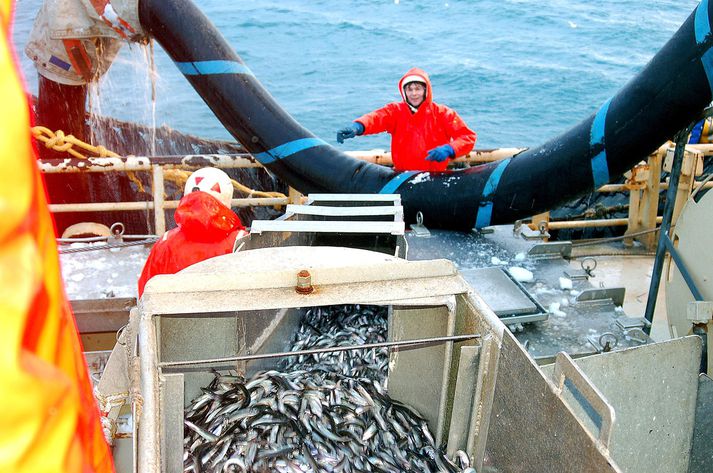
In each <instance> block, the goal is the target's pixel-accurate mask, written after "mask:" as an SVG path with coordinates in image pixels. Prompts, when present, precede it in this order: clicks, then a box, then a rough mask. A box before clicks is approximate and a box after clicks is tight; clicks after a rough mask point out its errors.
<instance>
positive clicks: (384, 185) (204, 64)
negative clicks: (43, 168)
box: [139, 0, 713, 230]
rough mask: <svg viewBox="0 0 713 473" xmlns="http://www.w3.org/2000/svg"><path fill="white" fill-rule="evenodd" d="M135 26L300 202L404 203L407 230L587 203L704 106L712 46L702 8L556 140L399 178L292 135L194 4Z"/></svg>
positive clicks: (711, 77) (168, 6) (148, 0)
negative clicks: (384, 196)
mask: <svg viewBox="0 0 713 473" xmlns="http://www.w3.org/2000/svg"><path fill="white" fill-rule="evenodd" d="M139 17H140V21H141V25H142V26H143V28H144V29H145V31H146V32H148V33H149V34H150V35H151V36H152V37H154V38H155V39H156V40H157V41H158V42H159V43H160V44H161V46H163V48H164V49H165V50H166V51H167V52H168V54H169V55H170V56H171V58H172V59H173V60H174V62H175V63H176V66H177V67H178V68H179V69H180V70H181V71H182V72H183V74H184V75H185V76H186V78H187V79H188V81H189V82H190V83H191V85H192V86H193V87H194V88H195V89H196V91H197V92H198V93H199V94H200V95H201V97H202V98H203V100H204V101H205V102H206V103H207V104H208V106H209V107H210V108H211V110H213V113H215V115H216V116H217V117H218V119H219V120H220V121H221V122H222V123H223V125H224V126H225V127H226V129H227V130H228V131H229V132H230V133H231V134H232V135H233V136H234V137H235V138H236V139H237V140H238V141H240V143H241V144H242V145H243V146H244V147H245V148H246V149H247V150H248V151H250V153H252V154H253V155H254V156H255V157H256V159H257V160H258V161H260V162H261V163H262V164H264V165H265V166H266V167H267V168H268V169H270V171H272V172H274V173H275V174H277V175H278V176H279V177H280V178H281V179H282V180H284V181H285V182H286V183H287V184H289V185H290V186H292V187H294V188H295V189H297V190H299V191H300V192H302V193H310V192H335V193H399V194H401V200H402V203H403V205H404V213H405V217H406V220H407V221H410V222H413V221H415V216H416V213H417V212H418V211H421V212H422V213H423V215H424V224H425V225H426V226H429V227H434V228H448V229H455V230H469V229H471V228H473V227H476V228H482V227H485V226H488V225H492V224H502V223H509V222H513V221H515V220H517V219H520V218H524V217H529V216H531V215H534V214H536V213H539V212H542V211H545V210H549V209H552V208H556V207H558V206H559V205H561V204H563V203H565V202H568V201H570V200H572V199H573V198H575V197H577V196H579V195H581V194H584V193H587V192H591V191H592V190H594V189H596V188H598V187H600V186H602V185H604V184H606V183H608V182H609V181H611V180H613V179H615V178H616V177H618V176H619V175H621V174H622V173H623V172H625V171H626V170H628V169H629V168H631V167H632V166H633V165H634V164H636V163H637V162H639V161H640V160H641V159H643V158H645V157H646V156H648V155H649V154H650V153H651V152H652V151H654V150H655V149H656V148H658V147H659V146H660V145H661V144H662V143H663V142H665V141H666V140H668V139H669V138H670V137H672V136H673V135H674V133H675V132H676V131H677V130H679V129H681V128H683V127H685V126H686V125H687V124H688V123H689V122H690V121H692V120H693V119H695V118H696V116H698V115H699V114H700V112H701V110H703V109H704V108H705V107H706V106H707V105H708V103H709V102H710V101H711V84H712V83H713V53H712V52H711V50H710V48H711V44H713V35H712V34H711V26H710V25H711V20H710V17H711V13H710V11H709V7H708V0H704V1H703V2H701V4H700V5H699V6H698V8H697V9H696V10H695V11H694V13H693V14H691V16H689V18H688V19H687V20H686V22H685V23H684V24H683V26H681V28H680V29H679V30H678V32H677V33H676V34H675V35H674V36H673V38H671V40H669V42H668V43H667V44H666V45H665V46H664V47H663V48H662V49H661V51H659V52H658V54H656V56H655V57H654V58H653V59H652V60H651V61H650V62H649V64H647V65H646V67H645V68H644V70H643V71H641V73H639V74H638V75H637V76H636V77H635V78H634V79H632V80H631V81H630V82H629V83H628V84H627V85H626V86H624V88H623V89H622V90H621V91H620V92H619V93H618V94H616V95H615V96H614V97H613V98H611V99H610V100H607V101H606V102H605V103H604V104H603V105H602V106H601V107H600V108H599V110H598V111H597V112H596V113H595V114H593V115H592V116H591V117H589V118H588V119H586V120H584V121H583V122H581V123H580V124H578V125H577V126H575V127H574V128H572V129H571V130H569V131H568V132H566V133H564V134H562V135H561V136H558V137H557V138H555V139H553V140H551V141H549V142H547V143H545V144H544V145H542V146H540V147H538V148H534V149H531V150H528V151H526V152H524V153H521V154H519V155H517V156H516V157H514V158H511V159H506V160H503V161H499V162H493V163H488V164H484V165H481V166H477V167H473V168H469V169H466V170H463V171H446V172H442V173H428V172H402V173H397V172H394V171H393V170H391V169H388V168H384V167H382V166H378V165H375V164H371V163H365V162H362V161H359V160H357V159H353V158H350V157H348V156H347V155H345V154H344V153H342V152H340V151H338V150H337V149H335V148H333V147H332V146H330V145H329V144H327V143H326V142H324V141H322V140H320V139H319V138H316V137H315V136H314V135H312V134H311V133H310V132H309V131H308V130H306V129H305V128H303V127H302V126H301V125H300V124H299V123H297V122H296V121H295V120H294V119H293V118H292V117H291V116H290V115H289V114H287V113H286V112H285V111H284V110H283V109H282V108H281V107H280V106H279V105H278V104H277V103H276V102H275V100H274V99H273V98H272V97H271V96H270V94H269V93H268V92H267V91H266V90H265V88H264V87H262V85H261V84H260V83H259V81H258V80H257V78H256V77H255V76H254V75H253V74H252V73H251V72H250V70H249V69H248V68H247V66H246V65H245V64H244V63H243V61H242V60H241V59H240V57H239V56H238V55H237V54H236V53H235V51H233V49H232V48H231V47H230V45H229V44H227V42H226V41H225V40H224V39H223V37H222V36H221V35H220V33H219V32H218V31H217V30H216V28H215V27H214V26H213V25H212V24H211V22H210V21H209V20H208V19H207V18H206V17H205V15H204V14H203V13H202V12H201V11H200V10H198V8H196V6H195V5H194V4H193V3H192V2H191V0H171V1H165V0H141V1H140V3H139ZM305 60H307V58H305Z"/></svg>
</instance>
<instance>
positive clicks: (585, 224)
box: [547, 217, 661, 230]
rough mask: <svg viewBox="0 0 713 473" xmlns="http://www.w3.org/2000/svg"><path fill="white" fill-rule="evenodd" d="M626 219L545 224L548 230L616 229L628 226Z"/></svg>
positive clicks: (659, 220) (659, 218)
mask: <svg viewBox="0 0 713 473" xmlns="http://www.w3.org/2000/svg"><path fill="white" fill-rule="evenodd" d="M656 223H661V217H656ZM628 224H629V219H626V218H608V219H607V218H601V219H596V220H567V221H561V222H547V229H548V230H563V229H568V228H591V227H618V226H623V225H628Z"/></svg>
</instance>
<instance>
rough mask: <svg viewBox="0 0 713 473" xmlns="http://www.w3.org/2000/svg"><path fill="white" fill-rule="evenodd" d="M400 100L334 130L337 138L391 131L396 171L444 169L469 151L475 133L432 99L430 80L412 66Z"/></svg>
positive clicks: (450, 110) (402, 85)
mask: <svg viewBox="0 0 713 473" xmlns="http://www.w3.org/2000/svg"><path fill="white" fill-rule="evenodd" d="M399 92H400V93H401V97H402V98H403V101H401V102H392V103H390V104H387V105H386V106H384V107H382V108H380V109H378V110H374V111H373V112H371V113H367V114H366V115H363V116H361V117H359V118H357V119H356V120H354V122H353V123H351V124H350V125H349V126H347V127H345V128H342V129H341V130H339V131H338V132H337V141H338V142H339V143H344V140H346V139H349V138H354V137H355V136H356V135H372V134H376V133H381V132H384V131H386V132H388V133H390V134H391V157H392V160H393V162H394V168H395V169H396V170H397V171H444V170H445V169H446V168H447V167H448V160H449V159H452V158H455V157H456V156H463V155H465V154H468V153H469V152H470V151H471V150H472V149H473V146H474V145H475V140H476V138H477V137H476V134H475V132H474V131H473V130H471V129H470V128H468V126H467V125H466V124H465V122H464V121H463V120H462V119H461V118H460V116H458V114H457V113H456V112H455V111H454V110H452V109H450V108H448V107H446V106H445V105H440V104H437V103H435V102H434V101H433V91H432V89H431V80H430V79H429V78H428V74H426V73H425V72H424V71H423V70H421V69H419V68H417V67H414V68H412V69H411V70H409V71H408V72H407V73H406V74H405V75H404V76H403V77H402V78H401V80H400V81H399Z"/></svg>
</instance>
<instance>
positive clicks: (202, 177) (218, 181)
mask: <svg viewBox="0 0 713 473" xmlns="http://www.w3.org/2000/svg"><path fill="white" fill-rule="evenodd" d="M196 190H198V191H203V192H207V193H209V194H211V195H212V196H213V197H215V198H216V199H218V200H219V201H220V202H221V203H222V204H223V205H225V206H226V207H228V208H230V201H231V200H232V199H233V183H232V182H230V177H228V175H227V174H225V173H224V172H223V171H221V170H220V169H218V168H201V169H199V170H197V171H196V172H194V173H193V174H191V175H190V176H188V180H187V181H186V187H185V189H184V190H183V195H188V194H190V193H191V192H193V191H196Z"/></svg>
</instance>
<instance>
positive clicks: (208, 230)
mask: <svg viewBox="0 0 713 473" xmlns="http://www.w3.org/2000/svg"><path fill="white" fill-rule="evenodd" d="M174 218H175V219H176V224H177V225H178V226H179V227H181V230H182V231H183V232H185V233H186V235H187V236H188V237H189V238H191V239H192V240H195V241H219V240H222V239H223V238H225V237H226V236H227V235H229V234H230V233H231V232H234V231H235V230H242V229H243V228H244V227H243V224H242V223H241V222H240V218H238V216H237V215H235V213H234V212H233V211H232V210H230V209H229V208H227V207H226V206H224V205H223V204H221V203H220V201H219V200H218V199H216V198H215V197H213V196H212V195H210V194H208V193H206V192H200V191H195V192H191V193H190V194H188V195H185V196H184V197H183V198H182V199H181V201H180V202H179V203H178V208H177V209H176V214H175V215H174Z"/></svg>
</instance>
